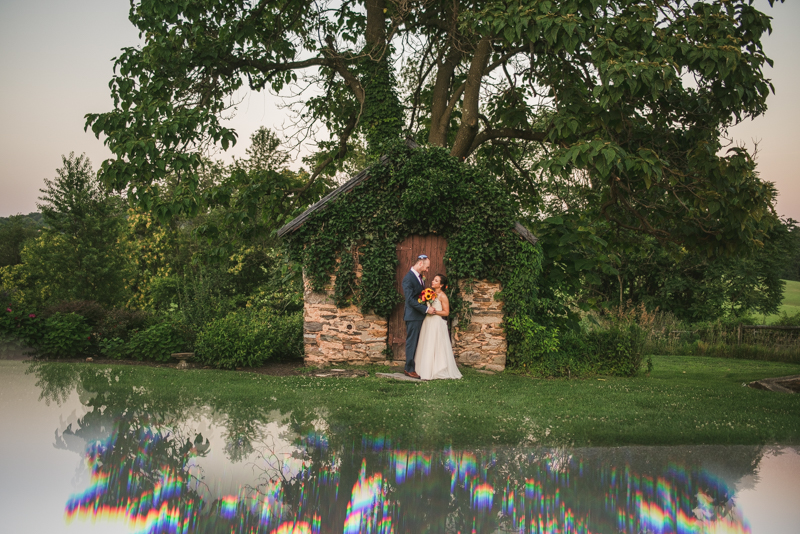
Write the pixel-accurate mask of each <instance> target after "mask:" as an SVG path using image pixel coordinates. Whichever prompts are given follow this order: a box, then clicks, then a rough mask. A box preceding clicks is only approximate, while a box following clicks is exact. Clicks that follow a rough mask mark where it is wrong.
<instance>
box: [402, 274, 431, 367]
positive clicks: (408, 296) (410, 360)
mask: <svg viewBox="0 0 800 534" xmlns="http://www.w3.org/2000/svg"><path fill="white" fill-rule="evenodd" d="M423 289H425V286H424V285H422V284H421V283H420V281H419V280H418V279H417V275H415V274H414V272H413V271H410V270H409V271H408V273H406V276H405V277H404V278H403V296H404V297H405V300H406V305H405V313H404V314H403V319H404V320H405V322H406V372H409V373H412V372H414V355H415V354H416V352H417V342H418V341H419V331H420V330H422V321H424V320H425V315H426V311H427V310H428V306H426V305H425V304H421V303H419V302H417V299H418V298H419V294H420V293H422V290H423Z"/></svg>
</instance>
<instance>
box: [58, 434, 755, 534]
mask: <svg viewBox="0 0 800 534" xmlns="http://www.w3.org/2000/svg"><path fill="white" fill-rule="evenodd" d="M299 443H300V445H299V446H300V447H301V450H300V454H299V455H298V458H294V459H291V460H290V462H291V463H292V464H293V465H292V467H293V469H291V472H292V473H295V475H293V477H292V478H291V479H286V478H284V479H283V480H282V481H278V480H276V481H274V482H270V483H267V484H266V485H261V486H259V489H258V491H253V489H252V488H249V489H245V488H244V487H243V488H241V489H240V493H239V494H236V495H225V496H223V497H221V498H219V499H217V500H215V501H213V502H211V503H208V502H204V501H203V499H202V497H201V495H200V494H199V493H198V492H197V491H196V490H195V489H193V486H192V482H193V481H192V479H191V477H189V476H188V472H187V465H188V463H189V459H190V458H192V457H193V455H195V452H193V451H195V450H196V449H194V448H193V447H192V446H191V443H189V444H187V445H185V446H183V445H180V443H178V442H177V440H176V439H175V438H174V436H172V435H171V433H170V432H158V431H155V430H153V429H152V428H149V427H148V428H143V429H130V428H128V429H127V430H124V431H123V430H120V427H116V428H115V431H114V432H113V433H112V435H111V436H109V437H108V438H107V439H106V440H103V441H95V442H92V443H90V444H89V445H87V449H86V456H85V459H86V462H87V464H88V465H89V467H90V468H91V484H90V486H89V487H88V488H87V489H86V490H85V491H83V492H81V493H77V494H75V495H73V496H72V497H71V498H70V499H69V500H68V502H67V505H66V510H65V519H66V521H67V522H68V523H69V522H72V521H74V520H75V519H81V520H91V521H97V520H102V521H124V522H126V523H127V524H128V526H129V527H130V528H131V529H132V531H133V532H136V533H147V534H149V533H175V534H183V533H189V532H195V531H198V530H202V529H204V528H205V529H207V528H209V527H211V530H219V529H220V528H221V529H222V530H224V531H226V532H228V531H229V532H242V533H248V534H262V533H263V534H320V531H321V525H322V523H323V522H325V521H326V517H325V516H326V513H331V512H333V511H334V510H335V509H336V505H335V503H336V501H337V499H338V493H339V485H340V480H341V477H342V474H341V466H342V464H343V463H344V464H346V465H352V463H351V462H350V460H348V461H346V462H343V461H342V457H341V454H340V453H337V452H335V451H332V450H330V441H329V439H328V438H327V437H326V436H325V435H323V434H318V433H314V432H310V433H308V434H307V435H306V436H304V437H303V438H301V439H300V440H299ZM390 443H391V441H390V440H389V439H388V438H387V437H385V436H383V435H378V436H365V437H364V439H363V440H362V446H363V449H362V451H361V452H362V453H363V454H362V455H360V456H356V457H355V458H359V457H360V458H361V461H360V462H359V463H360V470H359V471H358V477H357V480H356V482H355V483H354V485H353V487H352V490H351V491H350V492H349V500H348V503H347V507H346V513H345V518H344V521H343V524H342V526H341V529H342V530H341V531H342V532H344V533H346V534H393V533H394V532H395V529H396V527H397V526H398V525H404V526H403V527H402V529H401V530H403V531H405V530H407V529H408V528H409V525H411V524H414V523H413V521H414V514H415V512H416V511H415V510H414V509H413V507H409V506H406V505H404V504H403V499H404V498H409V496H412V497H413V496H415V495H418V494H419V492H420V491H423V492H424V491H430V489H431V488H432V486H430V483H431V482H433V481H436V483H437V484H442V483H444V484H445V488H446V487H447V486H446V485H447V484H448V482H449V486H450V488H449V490H450V499H449V503H450V504H449V505H448V506H456V507H457V508H458V507H461V508H460V509H461V512H460V513H461V514H463V515H464V516H467V517H470V518H471V519H472V521H471V523H470V524H469V525H462V527H461V530H460V531H461V532H469V531H472V532H483V531H485V532H494V531H497V530H499V529H502V530H503V531H509V532H517V533H519V534H534V533H535V534H556V533H558V534H606V533H610V532H614V533H615V534H616V533H618V532H622V533H626V534H628V533H630V534H634V533H639V532H648V533H651V534H706V533H709V534H710V533H720V534H750V527H749V525H748V523H747V521H746V520H745V519H744V518H743V517H741V516H740V514H739V513H738V510H737V509H736V508H735V506H734V505H733V504H732V503H733V501H732V499H731V495H732V492H731V491H730V489H729V488H728V487H727V486H726V485H725V483H724V482H722V481H721V480H720V479H717V478H715V477H714V476H712V475H711V474H709V473H708V472H705V471H703V470H689V469H687V468H686V467H684V466H681V465H678V464H675V463H671V464H669V465H668V466H667V467H666V469H664V470H663V471H662V472H661V473H660V474H658V475H652V474H638V473H636V472H635V471H634V470H633V469H632V468H631V466H630V465H625V466H624V467H622V466H619V467H614V466H604V465H600V466H599V467H598V468H592V466H591V464H588V463H587V462H586V461H585V460H584V459H575V458H573V457H572V453H568V451H564V450H557V449H553V450H541V451H538V452H537V454H536V455H533V454H531V455H529V456H527V457H521V458H517V461H518V462H519V463H518V469H519V470H521V471H520V472H519V473H517V474H515V472H514V471H513V470H511V471H509V470H508V469H507V467H504V468H502V469H501V468H499V466H498V463H497V462H498V461H497V457H498V456H497V454H496V453H495V452H494V451H485V452H478V453H476V452H471V451H454V450H452V449H445V450H444V451H439V452H436V451H434V452H423V451H414V450H392V449H389V448H388V447H387V444H390ZM126 450H129V451H131V452H130V453H126V452H125V451H126ZM322 453H326V454H324V455H322ZM170 454H172V456H170ZM353 454H354V455H357V454H358V453H356V452H355V451H353ZM321 455H322V456H321ZM367 455H369V456H367ZM170 458H172V460H170ZM312 458H317V460H314V461H316V462H317V465H316V468H315V466H314V461H312ZM319 458H326V460H324V461H323V460H320V459H319ZM348 458H350V457H348ZM355 458H352V460H355ZM368 458H370V460H369V463H368ZM156 459H158V460H156ZM356 465H359V464H356ZM368 465H369V466H370V467H371V469H370V470H368V469H367V467H368ZM281 472H282V473H285V474H286V475H288V473H289V471H285V470H284V469H281ZM523 472H524V476H523ZM501 473H502V474H501ZM351 480H352V479H351ZM284 484H290V485H291V492H287V488H289V486H286V487H284ZM584 487H590V488H594V487H600V488H603V490H602V491H604V493H603V492H602V491H601V493H600V494H599V495H597V494H590V495H587V493H586V490H585V489H584ZM420 488H422V489H420ZM445 492H446V489H445ZM495 497H497V498H495ZM413 499H416V497H413ZM423 499H424V496H423ZM409 502H418V501H416V500H411V501H409ZM459 503H461V504H459ZM444 513H445V514H447V513H448V512H447V511H445V512H444ZM430 516H431V517H434V518H435V517H443V516H441V515H440V516H436V514H435V513H433V512H430ZM465 519H466V517H465ZM408 521H412V523H408ZM336 530H338V529H336V528H333V531H336Z"/></svg>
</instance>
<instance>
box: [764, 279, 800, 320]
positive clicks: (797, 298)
mask: <svg viewBox="0 0 800 534" xmlns="http://www.w3.org/2000/svg"><path fill="white" fill-rule="evenodd" d="M785 282H786V288H785V289H784V291H783V302H782V304H781V306H780V307H779V308H778V313H777V314H774V315H766V316H763V317H764V324H771V323H774V322H775V321H777V320H778V317H780V314H781V313H782V312H786V314H787V315H794V314H796V313H800V282H794V281H792V280H785Z"/></svg>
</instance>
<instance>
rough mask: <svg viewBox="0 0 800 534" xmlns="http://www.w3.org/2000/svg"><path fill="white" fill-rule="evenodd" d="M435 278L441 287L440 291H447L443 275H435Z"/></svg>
mask: <svg viewBox="0 0 800 534" xmlns="http://www.w3.org/2000/svg"><path fill="white" fill-rule="evenodd" d="M436 276H438V277H439V283H440V284H441V285H442V291H446V290H447V277H446V276H445V275H443V274H437V275H436ZM434 278H435V277H434Z"/></svg>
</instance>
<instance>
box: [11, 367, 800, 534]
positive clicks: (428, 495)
mask: <svg viewBox="0 0 800 534" xmlns="http://www.w3.org/2000/svg"><path fill="white" fill-rule="evenodd" d="M84 367H85V368H84V370H83V372H81V373H77V372H75V373H69V372H67V373H64V372H63V369H64V368H66V367H65V366H61V368H60V369H62V371H59V372H50V371H51V370H52V369H50V368H48V364H43V365H42V364H31V363H29V362H19V361H15V362H9V361H0V403H1V404H0V406H2V409H1V410H0V423H1V424H2V429H3V431H4V436H3V439H2V441H1V442H0V517H2V528H1V529H0V530H2V531H3V532H10V533H17V532H20V533H21V532H48V533H60V532H76V533H77V532H81V533H82V532H102V533H106V532H148V533H149V532H170V533H172V532H174V533H184V532H185V533H189V532H204V533H205V532H237V533H239V532H241V533H245V532H246V533H281V534H289V533H298V534H299V533H303V534H305V533H309V534H311V533H313V534H317V533H342V532H344V533H375V534H385V533H397V534H399V533H406V532H408V533H425V532H432V533H433V532H447V533H454V534H455V533H461V534H467V533H473V532H474V533H511V532H514V533H561V534H566V533H581V534H583V533H585V534H589V533H597V534H599V533H613V534H617V533H631V534H633V533H637V534H638V533H645V532H646V533H705V532H709V533H710V532H714V533H723V532H725V533H765V534H766V533H769V534H780V533H796V532H798V531H799V530H800V506H797V504H798V500H799V499H798V496H800V454H798V448H797V447H792V446H780V445H771V446H752V445H748V446H673V447H653V446H649V447H643V446H628V447H568V446H555V445H550V446H538V447H533V446H530V445H529V444H521V445H519V446H499V447H487V446H476V447H474V448H469V447H466V448H464V447H462V448H457V449H454V448H451V447H449V446H446V445H445V446H442V447H438V448H423V449H420V450H415V449H414V448H408V447H402V448H400V447H397V446H395V445H393V439H392V436H391V435H388V434H386V433H369V432H367V433H363V432H362V433H361V434H360V435H355V434H353V433H351V432H348V429H346V428H337V427H336V426H335V425H331V424H329V421H327V420H326V417H325V416H326V411H325V407H324V406H319V407H314V408H313V409H308V407H306V408H305V409H304V410H302V411H297V410H296V411H281V410H279V409H274V410H257V411H255V412H253V411H249V409H248V406H252V405H253V404H258V403H257V402H255V403H254V402H249V401H248V402H244V403H242V405H241V406H233V405H230V406H227V407H223V406H219V405H217V406H215V407H213V408H212V407H211V406H212V405H214V403H213V402H209V401H208V399H204V398H203V397H202V395H198V396H197V397H196V398H194V399H193V400H192V399H190V400H189V401H182V402H179V403H175V404H174V405H172V406H170V407H169V408H166V407H164V406H163V405H153V404H152V401H151V398H152V395H151V393H152V392H149V391H148V387H149V384H142V385H131V384H130V383H127V382H125V381H122V382H120V375H119V372H118V371H114V370H112V369H110V368H103V367H101V366H96V367H95V368H92V367H91V366H84ZM53 369H55V368H53ZM332 380H336V379H332ZM264 403H265V404H267V405H268V404H269V399H264ZM253 414H256V415H253Z"/></svg>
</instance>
